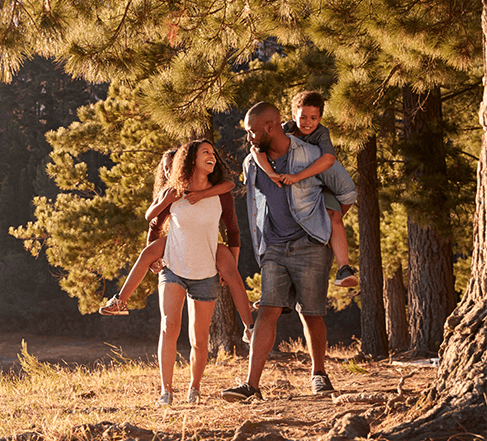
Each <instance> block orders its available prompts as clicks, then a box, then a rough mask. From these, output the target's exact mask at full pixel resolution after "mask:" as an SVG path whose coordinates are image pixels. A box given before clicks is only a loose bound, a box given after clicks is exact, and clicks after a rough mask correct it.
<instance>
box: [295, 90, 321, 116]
mask: <svg viewBox="0 0 487 441" xmlns="http://www.w3.org/2000/svg"><path fill="white" fill-rule="evenodd" d="M303 106H313V107H318V109H320V116H322V115H323V108H324V107H325V100H324V99H323V97H322V96H321V94H320V93H318V92H309V91H304V92H299V93H297V94H296V95H295V96H294V98H293V100H292V101H291V111H292V112H293V115H296V113H297V111H298V108H299V107H303Z"/></svg>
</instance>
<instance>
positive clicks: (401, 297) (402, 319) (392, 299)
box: [384, 265, 409, 353]
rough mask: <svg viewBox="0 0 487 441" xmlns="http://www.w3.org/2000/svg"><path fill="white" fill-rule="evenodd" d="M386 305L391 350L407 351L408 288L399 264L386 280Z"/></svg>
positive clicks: (387, 329)
mask: <svg viewBox="0 0 487 441" xmlns="http://www.w3.org/2000/svg"><path fill="white" fill-rule="evenodd" d="M384 307H385V310H386V331H387V337H388V340H389V352H390V353H397V352H401V351H405V350H406V349H407V348H408V346H409V331H408V321H407V316H406V290H405V289H404V282H403V280H402V267H401V265H399V267H398V268H397V270H396V272H395V273H394V274H393V275H392V277H389V278H386V279H385V280H384Z"/></svg>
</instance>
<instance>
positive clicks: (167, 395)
mask: <svg viewBox="0 0 487 441" xmlns="http://www.w3.org/2000/svg"><path fill="white" fill-rule="evenodd" d="M173 398H174V396H173V394H172V393H171V392H168V391H167V390H166V391H164V393H163V394H162V395H161V397H160V398H159V400H158V401H157V405H158V406H172V400H173Z"/></svg>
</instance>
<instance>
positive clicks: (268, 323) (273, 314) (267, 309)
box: [247, 306, 282, 389]
mask: <svg viewBox="0 0 487 441" xmlns="http://www.w3.org/2000/svg"><path fill="white" fill-rule="evenodd" d="M281 311H282V308H277V307H274V306H261V307H260V308H259V315H258V317H257V321H256V323H255V327H254V338H253V339H252V344H251V346H250V361H249V373H248V375H247V383H249V384H250V385H251V386H253V387H254V388H255V389H258V388H259V383H260V377H261V375H262V371H263V370H264V365H265V362H266V360H267V356H268V355H269V352H271V350H272V347H273V346H274V343H275V341H276V325H277V320H278V319H279V316H280V315H281Z"/></svg>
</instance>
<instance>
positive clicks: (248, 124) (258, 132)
mask: <svg viewBox="0 0 487 441" xmlns="http://www.w3.org/2000/svg"><path fill="white" fill-rule="evenodd" d="M244 123H245V130H246V132H247V141H248V142H249V143H250V145H251V146H252V147H257V148H258V149H259V151H261V152H263V153H266V152H267V151H268V150H269V147H270V145H271V142H272V141H271V139H270V137H269V135H268V133H267V132H266V130H265V122H264V119H263V118H262V117H259V116H252V115H251V116H249V115H248V114H247V115H246V116H245V121H244Z"/></svg>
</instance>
